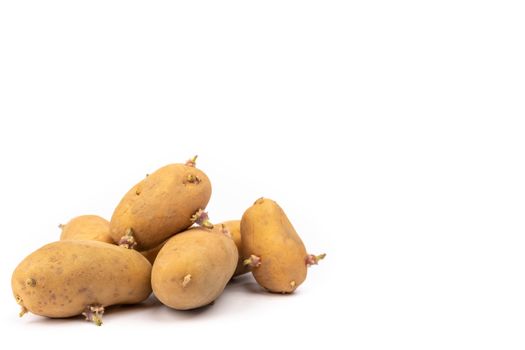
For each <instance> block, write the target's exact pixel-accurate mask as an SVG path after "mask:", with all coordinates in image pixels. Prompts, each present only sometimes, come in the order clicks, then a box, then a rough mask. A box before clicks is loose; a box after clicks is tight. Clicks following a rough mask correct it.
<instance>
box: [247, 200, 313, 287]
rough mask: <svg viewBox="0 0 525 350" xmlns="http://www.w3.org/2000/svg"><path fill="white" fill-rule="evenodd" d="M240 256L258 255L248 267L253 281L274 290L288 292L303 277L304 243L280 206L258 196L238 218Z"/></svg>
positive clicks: (301, 281)
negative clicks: (255, 261) (257, 265)
mask: <svg viewBox="0 0 525 350" xmlns="http://www.w3.org/2000/svg"><path fill="white" fill-rule="evenodd" d="M241 235H242V251H243V258H249V257H250V255H251V254H253V255H256V256H258V257H260V258H261V265H260V266H259V267H254V268H252V273H253V276H254V277H255V280H256V281H257V283H259V284H260V285H261V286H262V287H264V288H266V289H267V290H269V291H270V292H274V293H292V292H293V291H294V290H295V289H296V288H297V287H298V286H299V285H300V284H301V283H303V281H304V280H305V279H306V271H307V267H306V263H305V258H306V256H307V253H306V249H305V247H304V244H303V242H302V240H301V238H300V237H299V235H298V234H297V232H296V231H295V229H294V228H293V226H292V224H291V223H290V220H288V217H287V216H286V214H285V213H284V211H283V210H282V209H281V207H280V206H279V205H278V204H277V203H276V202H274V201H273V200H271V199H267V198H260V199H258V200H257V201H256V202H255V203H254V205H253V206H251V207H250V208H248V209H247V210H246V212H245V213H244V215H243V216H242V220H241Z"/></svg>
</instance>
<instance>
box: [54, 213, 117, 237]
mask: <svg viewBox="0 0 525 350" xmlns="http://www.w3.org/2000/svg"><path fill="white" fill-rule="evenodd" d="M60 228H61V229H62V232H61V234H60V239H61V240H68V239H75V240H93V241H100V242H106V243H111V244H113V243H114V242H113V239H112V238H111V235H110V234H109V221H107V220H106V219H104V218H102V217H100V216H98V215H81V216H77V217H75V218H73V219H71V220H69V222H68V223H67V224H65V225H60Z"/></svg>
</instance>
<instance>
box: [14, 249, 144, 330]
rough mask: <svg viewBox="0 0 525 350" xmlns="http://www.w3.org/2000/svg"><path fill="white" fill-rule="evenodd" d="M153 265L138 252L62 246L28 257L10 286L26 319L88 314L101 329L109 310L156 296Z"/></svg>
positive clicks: (16, 272)
mask: <svg viewBox="0 0 525 350" xmlns="http://www.w3.org/2000/svg"><path fill="white" fill-rule="evenodd" d="M150 276H151V264H150V263H149V262H148V260H146V258H144V257H143V256H142V255H141V254H140V253H139V252H137V251H134V250H131V249H126V248H123V247H118V246H115V245H112V244H108V243H103V242H97V241H74V240H71V241H58V242H54V243H50V244H47V245H45V246H43V247H42V248H40V249H38V250H37V251H35V252H34V253H32V254H30V255H29V256H27V257H26V258H25V259H24V260H23V261H22V262H21V263H20V264H19V265H18V267H17V268H16V269H15V271H14V272H13V276H12V279H11V286H12V288H13V294H14V296H15V299H16V301H17V302H18V304H20V306H21V307H22V312H21V314H23V313H25V312H27V311H30V312H32V313H34V314H37V315H41V316H47V317H71V316H75V315H80V314H81V313H84V315H85V316H86V318H87V319H89V320H90V321H94V322H95V323H97V325H100V324H101V318H100V317H101V315H102V313H103V312H104V307H106V306H109V305H115V304H135V303H140V302H141V301H143V300H145V299H146V298H147V297H148V296H149V295H150V293H151V285H150Z"/></svg>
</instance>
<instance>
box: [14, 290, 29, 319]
mask: <svg viewBox="0 0 525 350" xmlns="http://www.w3.org/2000/svg"><path fill="white" fill-rule="evenodd" d="M16 303H17V304H18V305H20V312H19V313H18V317H22V316H24V315H25V314H26V313H27V309H26V307H25V306H24V301H23V300H22V298H21V297H20V296H19V295H17V296H16Z"/></svg>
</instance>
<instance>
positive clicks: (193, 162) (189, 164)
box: [185, 155, 197, 168]
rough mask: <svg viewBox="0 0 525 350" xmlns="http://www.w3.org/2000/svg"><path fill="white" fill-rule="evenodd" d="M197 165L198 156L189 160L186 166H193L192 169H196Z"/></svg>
mask: <svg viewBox="0 0 525 350" xmlns="http://www.w3.org/2000/svg"><path fill="white" fill-rule="evenodd" d="M196 164H197V156H196V155H195V156H193V158H191V159H188V160H187V161H186V164H185V165H186V166H191V167H193V168H195V165H196Z"/></svg>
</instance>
